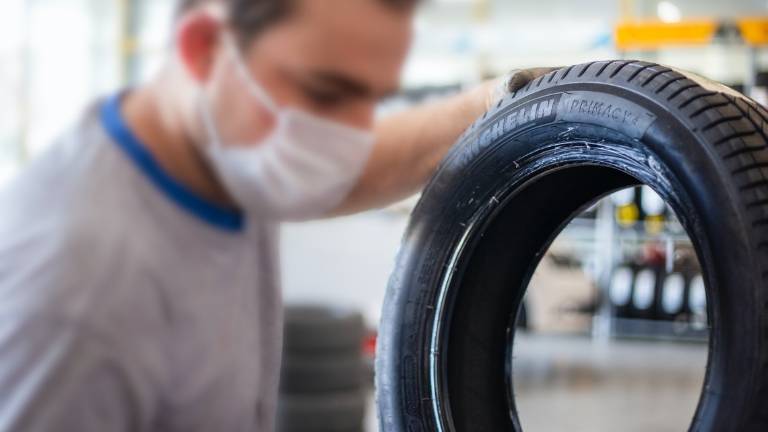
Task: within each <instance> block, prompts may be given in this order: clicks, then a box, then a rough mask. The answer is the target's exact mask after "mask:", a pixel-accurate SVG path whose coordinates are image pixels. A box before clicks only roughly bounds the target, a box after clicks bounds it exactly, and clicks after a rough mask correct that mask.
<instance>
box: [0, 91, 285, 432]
mask: <svg viewBox="0 0 768 432" xmlns="http://www.w3.org/2000/svg"><path fill="white" fill-rule="evenodd" d="M246 222H247V223H246ZM276 237H277V227H276V226H274V225H272V224H259V223H255V222H254V221H251V220H248V221H245V220H244V218H242V217H241V216H240V215H239V214H238V213H235V212H232V211H228V210H225V209H221V208H217V207H216V206H214V205H212V204H210V203H208V202H206V201H204V200H202V199H200V198H199V197H197V196H195V195H194V194H193V193H191V192H190V191H189V190H187V189H186V188H184V186H182V185H181V184H179V183H178V182H176V181H175V180H173V179H172V178H170V177H169V176H168V175H167V174H166V173H165V172H164V171H163V170H162V169H161V168H160V167H159V166H158V164H157V163H156V162H155V160H154V159H153V158H152V156H151V155H150V154H149V153H148V152H147V150H146V148H145V147H144V146H143V145H142V144H141V143H140V142H139V141H138V140H137V139H136V137H135V136H134V135H133V134H132V133H131V131H130V130H129V129H128V128H127V126H126V125H125V123H124V121H123V119H122V117H121V115H120V97H119V96H115V97H113V98H110V99H109V100H106V101H101V102H99V103H97V104H96V105H95V106H94V107H93V108H92V109H90V110H89V111H88V112H87V114H86V115H85V117H84V118H83V120H82V121H81V122H80V123H79V124H78V125H77V126H76V127H75V128H74V129H73V130H72V131H70V132H69V133H68V134H66V135H65V136H64V137H62V138H61V139H60V140H58V141H57V142H56V143H55V145H53V146H52V148H51V149H50V150H49V151H47V152H46V153H45V154H44V155H43V156H42V157H40V158H38V159H37V160H36V161H34V162H33V163H32V164H31V165H30V166H29V167H28V168H27V169H26V171H24V172H23V173H22V174H21V175H20V176H19V177H18V178H17V179H15V180H14V181H13V182H12V184H10V185H9V187H6V188H5V189H4V190H2V191H0V431H14V432H15V431H46V432H47V431H78V432H90V431H98V432H109V431H130V432H136V431H185V432H188V431H217V432H219V431H221V432H224V431H257V432H261V431H271V430H273V428H274V425H273V423H274V411H275V400H276V394H277V385H278V375H279V368H280V351H281V340H282V331H281V329H282V305H281V300H280V294H279V289H278V274H277V265H276V264H277V263H276V259H277V249H276V247H277V238H276Z"/></svg>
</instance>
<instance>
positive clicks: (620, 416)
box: [368, 335, 707, 432]
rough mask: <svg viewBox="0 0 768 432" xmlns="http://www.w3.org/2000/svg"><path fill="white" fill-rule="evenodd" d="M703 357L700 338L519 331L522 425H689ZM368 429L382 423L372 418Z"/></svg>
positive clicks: (675, 430)
mask: <svg viewBox="0 0 768 432" xmlns="http://www.w3.org/2000/svg"><path fill="white" fill-rule="evenodd" d="M706 356H707V348H706V346H705V345H703V344H675V343H668V342H666V343H655V342H638V341H611V342H608V343H603V344H601V343H594V342H592V341H591V340H590V339H588V338H585V337H562V336H561V337H555V336H530V335H522V336H518V337H517V345H516V348H515V362H514V365H515V393H516V398H517V404H518V409H519V413H520V418H521V420H522V423H523V427H524V428H525V431H526V432H551V431H566V430H567V431H569V432H603V431H605V432H649V431H653V432H667V431H668V432H680V431H684V430H687V429H688V423H689V421H690V419H691V417H692V415H693V412H694V410H695V407H696V403H697V400H698V395H699V392H700V389H701V385H702V382H703V377H704V370H705V366H706ZM371 417H373V416H371ZM368 430H369V431H371V432H372V431H376V430H377V428H376V422H375V420H374V419H373V418H372V419H371V421H370V425H369V429H368Z"/></svg>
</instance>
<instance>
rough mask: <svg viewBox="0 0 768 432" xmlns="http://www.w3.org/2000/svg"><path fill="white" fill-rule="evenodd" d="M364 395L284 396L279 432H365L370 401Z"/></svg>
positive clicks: (350, 393) (279, 415)
mask: <svg viewBox="0 0 768 432" xmlns="http://www.w3.org/2000/svg"><path fill="white" fill-rule="evenodd" d="M366 396H367V395H366V392H364V391H359V390H358V391H351V392H339V393H328V394H322V395H291V396H282V397H281V398H280V402H279V404H278V428H277V429H278V431H280V432H353V431H362V429H363V426H364V424H363V423H364V421H365V409H366V404H367V400H368V398H367V397H366Z"/></svg>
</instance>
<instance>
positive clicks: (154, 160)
mask: <svg viewBox="0 0 768 432" xmlns="http://www.w3.org/2000/svg"><path fill="white" fill-rule="evenodd" d="M416 2H417V1H416V0H411V1H409V0H293V1H286V0H182V1H181V3H180V5H179V14H178V18H177V21H176V35H175V44H174V49H173V54H174V55H173V56H172V59H170V60H169V61H168V63H167V65H166V66H165V67H164V69H163V70H162V72H161V73H160V74H159V76H158V77H156V79H154V80H153V81H152V82H150V83H148V84H146V85H143V86H141V87H138V88H135V89H133V90H130V91H125V92H123V93H120V94H118V95H115V96H112V97H110V98H107V99H104V100H101V101H98V102H97V103H96V104H95V105H94V106H93V107H92V108H91V109H90V110H89V111H88V112H87V113H86V114H85V116H84V117H83V119H82V120H81V121H80V122H79V123H78V124H77V125H76V126H75V127H74V128H73V129H72V130H71V131H70V132H69V133H67V134H66V135H64V136H63V137H62V138H61V139H60V140H59V141H58V142H57V143H56V144H55V145H54V146H53V147H52V148H51V150H50V151H48V152H47V153H46V154H45V155H44V156H42V157H41V158H39V159H38V160H36V161H35V162H34V163H32V164H31V166H30V167H28V169H27V170H26V171H25V172H24V173H23V174H22V175H21V176H20V177H19V178H18V179H17V180H15V182H14V183H13V184H12V185H11V186H10V187H9V188H8V189H7V190H5V191H3V192H2V194H1V195H0V206H2V209H3V210H2V212H1V213H0V389H2V391H0V430H2V431H51V430H61V431H79V432H88V431H268V430H271V429H272V428H273V417H274V416H273V414H274V410H275V394H276V390H277V376H278V370H279V364H280V350H281V347H280V340H281V315H280V310H281V305H280V296H279V288H278V275H277V274H276V259H277V254H276V249H275V245H276V239H275V231H276V227H277V224H278V223H279V222H280V221H284V220H305V219H311V218H318V217H325V216H331V215H340V214H347V213H352V212H358V211H362V210H366V209H371V208H375V207H380V206H383V205H386V204H388V203H391V202H393V201H396V200H398V199H400V198H403V197H406V196H407V195H409V194H412V193H414V192H415V191H417V190H418V189H419V188H420V187H421V186H422V185H423V184H424V183H425V181H426V180H427V178H428V177H429V176H430V175H431V174H432V173H433V171H434V170H435V168H436V166H437V164H438V162H439V161H440V160H441V159H442V157H443V156H444V154H445V153H446V151H447V150H448V149H449V147H450V146H451V144H452V143H453V142H454V141H455V140H456V138H457V137H458V136H459V135H460V134H461V132H462V131H463V130H464V129H465V128H466V127H467V126H468V125H469V124H470V123H471V122H472V121H473V120H474V119H475V118H476V117H478V116H479V115H481V114H482V113H483V112H484V111H485V110H486V109H487V108H488V105H489V103H492V102H494V101H495V100H497V99H496V98H497V97H498V96H497V95H496V94H495V92H494V89H495V84H492V83H489V84H485V85H483V86H480V87H478V88H476V89H474V90H471V91H469V92H466V93H464V94H461V95H458V96H456V97H453V98H451V99H448V100H446V101H444V102H441V103H438V104H434V105H431V106H426V107H421V108H417V109H414V110H410V111H407V112H405V113H402V114H399V115H395V116H393V117H391V118H387V119H384V120H382V121H380V122H376V123H374V108H375V106H376V103H377V102H378V101H379V100H380V99H381V98H382V97H385V96H387V95H389V94H391V93H393V92H395V91H396V90H397V88H398V78H399V73H400V69H401V66H402V64H403V60H404V58H405V57H406V53H407V51H408V47H409V42H410V37H411V18H412V14H413V10H414V7H415V3H416ZM542 72H543V71H535V72H526V73H524V74H518V75H517V76H516V79H517V80H518V81H519V82H516V83H514V84H513V87H517V86H520V85H522V84H525V83H526V82H527V80H528V79H531V78H533V77H535V76H538V75H540V74H541V73H542Z"/></svg>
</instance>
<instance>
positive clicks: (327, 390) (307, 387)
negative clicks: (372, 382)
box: [278, 306, 368, 432]
mask: <svg viewBox="0 0 768 432" xmlns="http://www.w3.org/2000/svg"><path fill="white" fill-rule="evenodd" d="M285 316H286V319H285V340H284V353H283V368H282V374H281V384H280V401H279V406H278V408H279V409H278V431H280V432H361V431H362V430H363V424H364V420H365V409H366V403H367V392H368V388H367V387H368V386H367V385H366V380H365V377H366V373H365V371H366V362H365V360H364V357H363V354H362V342H363V338H364V336H365V325H364V321H363V317H362V315H360V314H359V313H355V312H351V311H344V310H339V309H332V308H324V307H319V306H292V307H288V308H287V309H286V314H285Z"/></svg>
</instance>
